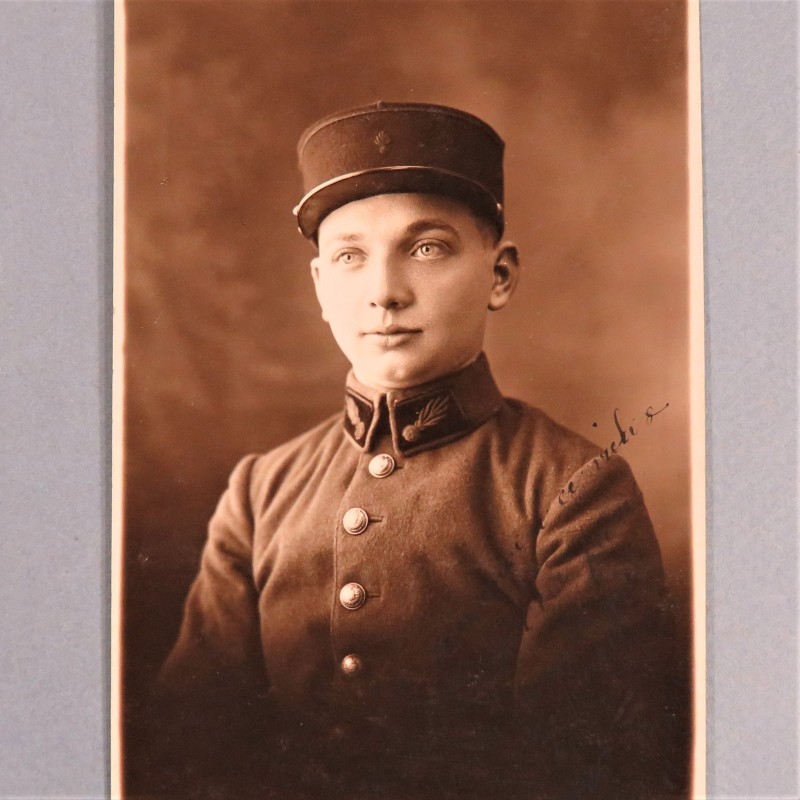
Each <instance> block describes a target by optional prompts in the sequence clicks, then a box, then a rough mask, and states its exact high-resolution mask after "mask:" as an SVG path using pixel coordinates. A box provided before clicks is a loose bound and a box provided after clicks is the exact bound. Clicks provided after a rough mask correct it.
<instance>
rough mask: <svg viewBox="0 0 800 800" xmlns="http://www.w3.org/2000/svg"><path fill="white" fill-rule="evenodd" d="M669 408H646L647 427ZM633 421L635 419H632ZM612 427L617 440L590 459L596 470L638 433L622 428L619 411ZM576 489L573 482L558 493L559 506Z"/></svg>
mask: <svg viewBox="0 0 800 800" xmlns="http://www.w3.org/2000/svg"><path fill="white" fill-rule="evenodd" d="M668 408H669V403H665V404H664V406H663V407H662V408H659V409H658V410H655V409H654V408H653V406H648V407H647V408H646V409H645V412H644V416H645V424H646V425H649V424H650V423H652V421H653V420H654V419H655V418H656V417H657V416H658V415H659V414H661V413H663V412H664V411H666V410H667V409H668ZM634 419H635V418H634ZM614 426H615V427H616V429H617V433H618V434H619V439H613V440H612V441H611V443H610V444H609V445H608V447H606V448H604V449H603V451H602V452H601V453H600V455H599V456H596V457H595V458H593V459H592V462H593V463H594V465H595V467H597V469H602V468H603V465H604V464H605V463H607V462H608V461H609V459H610V458H611V456H612V455H615V454H618V453H619V449H620V448H621V447H624V446H625V445H626V444H629V443H630V442H631V440H632V439H633V437H634V436H636V435H638V433H639V431H637V430H636V428H634V427H633V425H629V426H628V427H627V429H626V428H623V427H622V424H621V423H620V421H619V409H618V408H615V409H614ZM592 427H593V428H596V427H597V423H596V422H593V423H592ZM577 492H578V487H577V485H576V484H575V481H570V482H569V483H568V484H567V485H566V486H565V487H564V488H563V489H562V490H561V491H560V492H559V493H558V502H559V505H562V506H565V505H566V504H567V503H568V502H569V495H571V494H577Z"/></svg>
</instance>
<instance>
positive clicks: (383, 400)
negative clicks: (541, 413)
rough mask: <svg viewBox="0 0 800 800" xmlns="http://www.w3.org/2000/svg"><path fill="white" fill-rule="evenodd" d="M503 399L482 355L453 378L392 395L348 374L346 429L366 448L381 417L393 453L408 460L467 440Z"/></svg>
mask: <svg viewBox="0 0 800 800" xmlns="http://www.w3.org/2000/svg"><path fill="white" fill-rule="evenodd" d="M502 401H503V397H502V395H501V394H500V391H499V389H498V388H497V385H496V384H495V382H494V379H493V378H492V373H491V371H490V370H489V362H488V361H487V360H486V356H485V355H484V354H483V353H481V355H480V356H478V358H477V359H476V360H475V361H473V362H472V363H471V364H469V365H467V366H466V367H464V368H463V369H461V370H459V371H458V372H454V373H452V374H451V375H446V376H444V377H442V378H438V379H437V380H435V381H431V382H430V383H425V384H422V385H420V386H415V387H413V388H411V389H397V390H395V391H390V392H380V391H378V390H376V389H371V388H369V387H367V386H364V384H362V383H360V382H359V381H358V380H357V379H356V377H355V376H354V375H353V372H352V370H351V371H350V373H349V375H348V376H347V385H346V389H345V417H344V428H345V431H346V432H347V434H348V435H349V436H350V438H351V439H352V440H353V441H354V442H355V443H356V444H357V445H358V446H359V447H361V448H362V449H364V450H369V449H370V448H371V447H372V440H373V437H374V434H375V431H376V430H377V429H378V426H379V423H380V422H381V419H382V418H384V419H386V418H388V422H389V428H390V430H391V433H392V441H393V443H394V447H395V450H396V451H397V452H398V453H401V454H402V455H404V456H409V455H413V454H414V453H417V452H419V451H421V450H427V449H429V448H431V447H437V446H439V445H441V444H444V443H445V442H449V441H452V440H453V439H458V438H459V437H461V436H465V435H466V434H468V433H469V432H470V431H473V430H475V428H477V427H478V426H479V425H482V424H483V423H484V422H486V420H487V419H489V417H491V416H492V414H494V413H495V412H496V411H497V410H498V409H499V408H500V406H501V404H502Z"/></svg>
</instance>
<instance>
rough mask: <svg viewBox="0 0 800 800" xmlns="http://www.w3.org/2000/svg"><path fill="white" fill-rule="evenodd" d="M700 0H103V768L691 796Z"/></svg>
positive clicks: (238, 788)
mask: <svg viewBox="0 0 800 800" xmlns="http://www.w3.org/2000/svg"><path fill="white" fill-rule="evenodd" d="M697 11H698V9H697V4H696V2H693V1H692V0H596V1H594V2H588V0H426V1H425V2H423V1H422V0H246V1H244V0H242V1H240V0H227V1H225V0H116V2H115V13H116V20H115V31H116V32H115V107H116V124H115V153H116V159H115V168H114V172H115V221H114V236H115V264H114V296H115V351H114V367H113V368H114V376H115V403H114V432H115V442H114V487H113V491H114V546H113V559H114V564H113V575H114V577H113V598H112V603H113V608H112V619H113V623H114V632H113V636H112V639H113V642H112V648H113V652H112V687H111V690H112V697H111V705H112V722H111V735H112V755H111V759H112V795H113V796H119V797H122V798H125V799H126V800H183V799H184V798H185V799H186V800H201V799H202V800H228V799H229V798H230V799H231V800H233V799H234V798H237V799H238V798H242V799H243V800H249V799H250V798H252V799H253V800H256V799H257V800H322V798H326V799H328V798H330V800H337V798H342V799H344V798H348V800H357V799H358V798H367V797H369V798H375V797H378V798H390V799H391V800H417V799H418V800H438V799H442V800H444V799H445V798H476V800H477V798H481V800H493V799H494V798H498V800H499V799H500V798H503V799H504V800H505V798H508V799H509V800H584V799H585V800H595V799H597V800H634V798H635V799H636V800H689V798H700V797H703V796H705V790H704V774H705V763H704V741H705V740H704V726H705V701H704V689H703V686H704V682H705V672H704V669H705V649H704V638H703V637H704V630H705V600H704V598H705V595H704V592H705V582H704V564H705V544H704V542H705V530H704V516H705V513H704V492H705V477H704V475H705V451H704V438H703V437H704V424H705V423H704V407H703V381H704V354H703V344H702V342H703V339H702V335H703V334H702V331H703V298H702V289H703V264H702V243H701V238H700V237H701V231H702V218H701V216H700V215H701V204H700V197H701V168H700V152H699V144H698V143H699V113H700V87H699V70H698V59H699V43H698V18H697Z"/></svg>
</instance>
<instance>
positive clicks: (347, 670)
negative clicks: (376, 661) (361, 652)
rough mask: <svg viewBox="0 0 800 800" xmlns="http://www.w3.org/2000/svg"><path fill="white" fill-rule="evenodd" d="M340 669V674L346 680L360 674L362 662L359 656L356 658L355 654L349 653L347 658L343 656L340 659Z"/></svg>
mask: <svg viewBox="0 0 800 800" xmlns="http://www.w3.org/2000/svg"><path fill="white" fill-rule="evenodd" d="M341 668H342V672H343V673H344V674H345V675H347V677H348V678H350V677H352V676H353V675H357V674H358V673H359V672H361V670H362V669H363V668H364V662H363V661H362V660H361V656H358V655H356V654H355V653H350V655H349V656H345V657H344V658H343V659H342V663H341Z"/></svg>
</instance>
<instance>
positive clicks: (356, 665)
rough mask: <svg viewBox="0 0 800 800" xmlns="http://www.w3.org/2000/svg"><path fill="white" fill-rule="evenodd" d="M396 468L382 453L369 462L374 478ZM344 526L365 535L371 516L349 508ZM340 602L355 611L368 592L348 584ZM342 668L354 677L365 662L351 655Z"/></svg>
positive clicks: (391, 471)
mask: <svg viewBox="0 0 800 800" xmlns="http://www.w3.org/2000/svg"><path fill="white" fill-rule="evenodd" d="M395 467H396V463H395V460H394V458H392V456H390V455H389V454H388V453H380V454H379V455H377V456H375V457H374V458H373V459H372V460H371V461H370V462H369V464H368V466H367V469H368V470H369V474H370V475H372V477H373V478H387V477H388V476H389V475H391V474H392V473H393V472H394V470H395ZM342 526H343V527H344V529H345V530H346V531H347V532H348V533H351V534H353V535H354V536H357V535H358V534H360V533H364V531H365V530H366V529H367V528H368V527H369V514H367V512H366V511H364V509H363V508H359V507H358V506H356V507H354V508H349V509H348V510H347V511H345V513H344V516H343V517H342ZM339 602H340V603H341V604H342V605H343V606H344V607H345V608H346V609H348V610H349V611H355V610H356V609H357V608H361V606H363V605H364V603H366V602H367V590H366V589H365V588H364V587H363V586H362V585H361V584H360V583H346V584H345V585H344V586H342V588H341V589H340V591H339ZM340 668H341V670H342V673H343V674H344V675H346V676H348V677H352V676H354V675H358V673H359V672H361V671H362V670H363V669H364V662H363V660H362V658H361V656H359V655H357V654H356V653H350V654H349V655H346V656H345V657H344V658H343V659H342V661H341V664H340Z"/></svg>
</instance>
